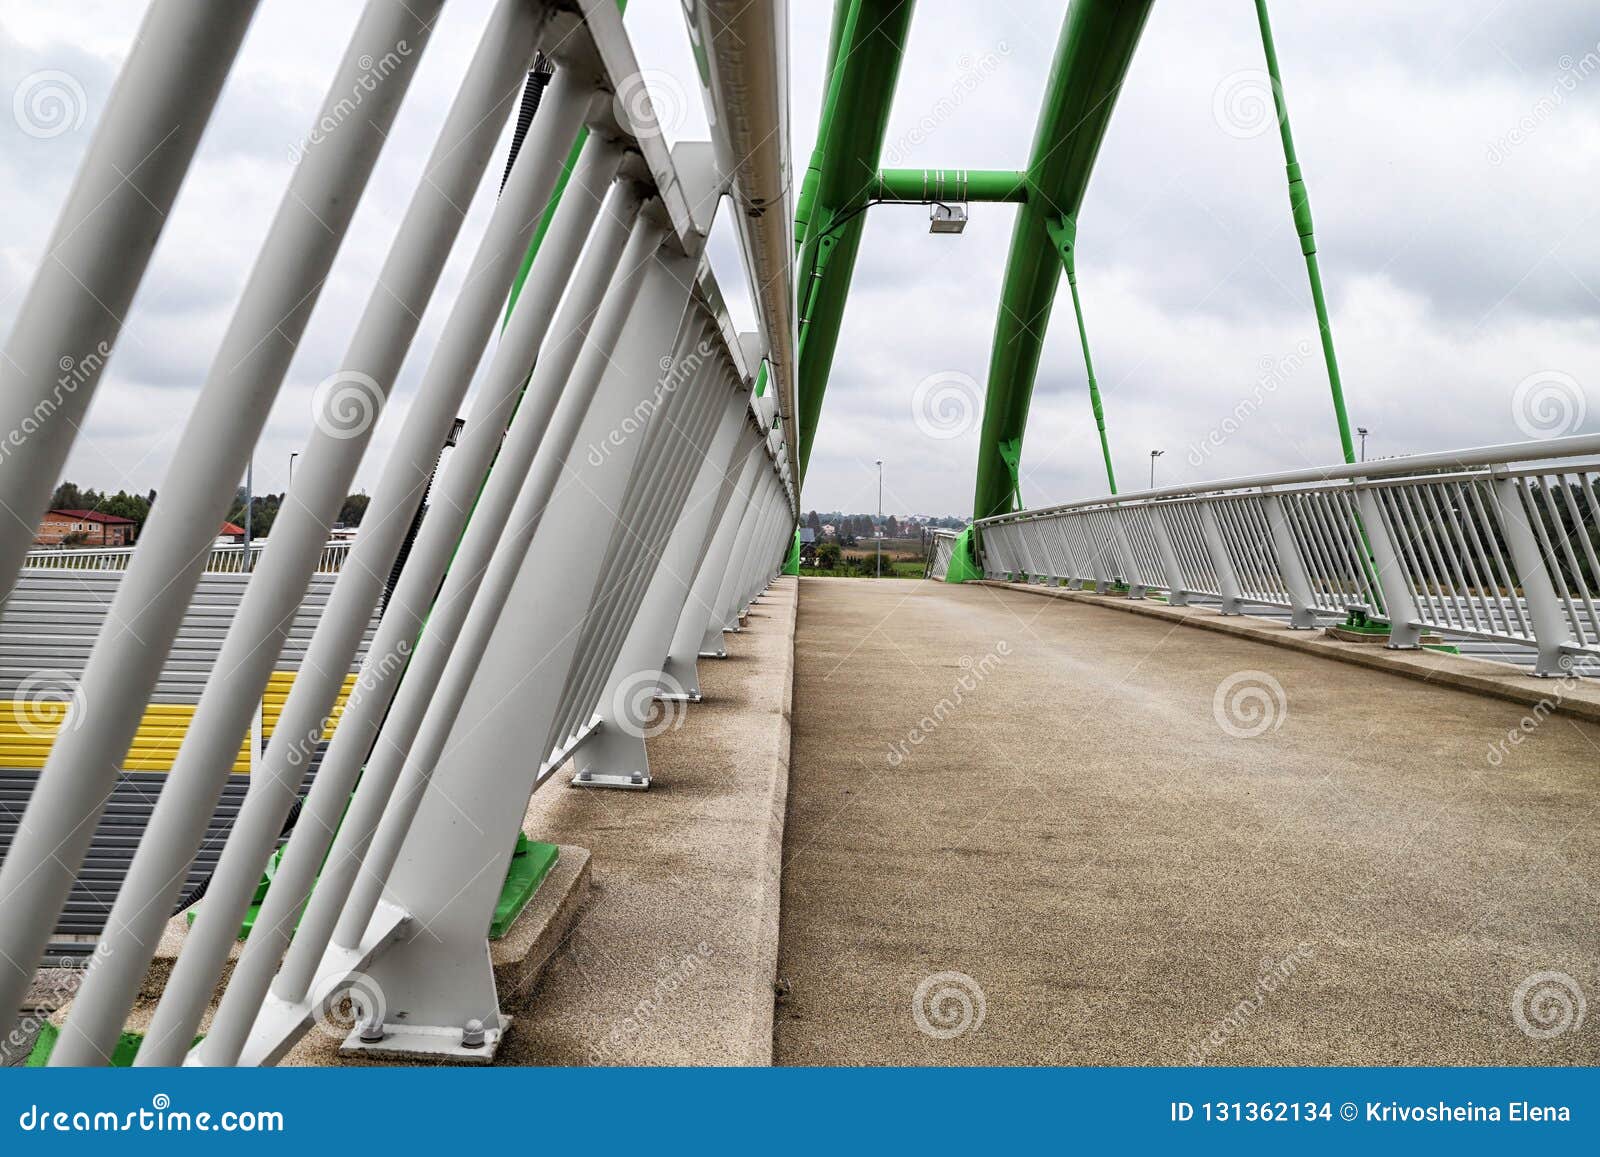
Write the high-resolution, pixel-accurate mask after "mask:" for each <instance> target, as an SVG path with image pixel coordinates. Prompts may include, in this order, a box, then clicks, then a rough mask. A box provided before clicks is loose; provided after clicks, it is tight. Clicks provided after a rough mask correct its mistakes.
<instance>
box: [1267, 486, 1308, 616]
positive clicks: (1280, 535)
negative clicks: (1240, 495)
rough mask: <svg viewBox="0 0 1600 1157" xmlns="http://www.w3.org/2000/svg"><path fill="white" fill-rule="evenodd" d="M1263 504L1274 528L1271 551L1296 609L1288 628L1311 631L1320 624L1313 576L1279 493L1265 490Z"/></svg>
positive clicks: (1290, 600) (1269, 524) (1268, 524)
mask: <svg viewBox="0 0 1600 1157" xmlns="http://www.w3.org/2000/svg"><path fill="white" fill-rule="evenodd" d="M1261 504H1262V506H1264V507H1265V508H1266V514H1267V526H1268V528H1269V529H1270V530H1271V531H1272V553H1273V555H1274V556H1276V558H1277V561H1278V573H1279V574H1280V575H1282V576H1283V585H1284V588H1285V589H1286V590H1288V592H1289V603H1290V605H1291V606H1292V607H1293V608H1294V613H1293V614H1292V615H1291V616H1290V617H1289V629H1290V630H1293V631H1308V630H1311V629H1312V628H1313V627H1315V626H1316V625H1317V605H1316V600H1315V596H1314V595H1313V593H1312V590H1311V578H1310V576H1309V575H1308V574H1307V573H1306V567H1305V562H1304V560H1303V559H1302V558H1301V557H1300V547H1299V544H1297V543H1296V542H1295V539H1294V531H1293V530H1291V529H1290V527H1289V519H1288V516H1287V515H1285V514H1284V512H1283V500H1282V499H1281V498H1279V497H1278V496H1277V495H1276V494H1271V493H1264V494H1262V496H1261Z"/></svg>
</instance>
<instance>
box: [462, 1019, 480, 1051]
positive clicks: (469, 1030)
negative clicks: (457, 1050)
mask: <svg viewBox="0 0 1600 1157" xmlns="http://www.w3.org/2000/svg"><path fill="white" fill-rule="evenodd" d="M461 1047H462V1048H464V1049H481V1048H482V1047H483V1021H481V1020H479V1019H477V1018H476V1017H474V1018H473V1019H471V1020H469V1021H467V1024H466V1027H465V1028H463V1029H462V1030H461Z"/></svg>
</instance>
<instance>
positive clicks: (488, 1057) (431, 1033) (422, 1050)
mask: <svg viewBox="0 0 1600 1157" xmlns="http://www.w3.org/2000/svg"><path fill="white" fill-rule="evenodd" d="M500 1022H501V1023H500V1027H499V1028H486V1029H484V1030H483V1044H481V1045H479V1046H478V1047H477V1048H467V1047H466V1046H465V1045H463V1044H462V1043H461V1036H462V1033H461V1030H460V1029H459V1028H451V1027H448V1026H439V1027H435V1026H433V1025H420V1024H387V1023H386V1024H385V1025H384V1026H383V1039H382V1040H380V1041H364V1040H362V1039H361V1032H362V1030H361V1029H360V1028H356V1029H355V1030H354V1031H352V1032H351V1033H350V1035H349V1036H348V1037H346V1038H345V1042H344V1044H342V1045H340V1046H339V1055H340V1056H346V1057H363V1058H365V1059H368V1060H373V1061H405V1060H418V1061H445V1062H448V1063H451V1064H458V1065H488V1064H493V1063H494V1055H495V1053H496V1052H498V1051H499V1048H500V1042H501V1040H502V1039H504V1037H505V1031H506V1029H508V1028H510V1027H511V1018H510V1017H509V1016H506V1015H504V1014H501V1017H500Z"/></svg>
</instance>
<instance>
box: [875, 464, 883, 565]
mask: <svg viewBox="0 0 1600 1157" xmlns="http://www.w3.org/2000/svg"><path fill="white" fill-rule="evenodd" d="M876 529H877V533H876V534H875V535H873V537H874V538H875V539H876V540H877V543H878V577H879V578H882V577H883V459H882V458H879V459H878V525H877V528H876Z"/></svg>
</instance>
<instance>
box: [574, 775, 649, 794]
mask: <svg viewBox="0 0 1600 1157" xmlns="http://www.w3.org/2000/svg"><path fill="white" fill-rule="evenodd" d="M572 786H573V787H613V788H622V789H623V790H625V791H645V790H647V789H648V788H649V787H650V775H649V773H648V772H642V771H631V772H621V773H613V772H603V771H580V772H579V773H578V774H577V775H575V776H573V777H572Z"/></svg>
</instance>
